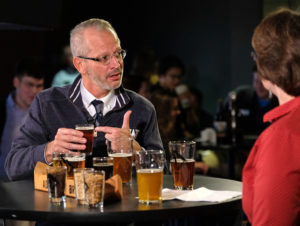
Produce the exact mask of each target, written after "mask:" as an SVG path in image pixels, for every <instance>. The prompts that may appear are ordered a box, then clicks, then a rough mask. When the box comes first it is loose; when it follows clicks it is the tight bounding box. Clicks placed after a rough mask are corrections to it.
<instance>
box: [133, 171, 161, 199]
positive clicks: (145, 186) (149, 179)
mask: <svg viewBox="0 0 300 226" xmlns="http://www.w3.org/2000/svg"><path fill="white" fill-rule="evenodd" d="M137 184H138V196H139V201H140V202H142V203H148V202H155V201H157V202H160V201H161V199H162V197H161V196H162V194H161V193H162V187H163V169H138V170H137Z"/></svg>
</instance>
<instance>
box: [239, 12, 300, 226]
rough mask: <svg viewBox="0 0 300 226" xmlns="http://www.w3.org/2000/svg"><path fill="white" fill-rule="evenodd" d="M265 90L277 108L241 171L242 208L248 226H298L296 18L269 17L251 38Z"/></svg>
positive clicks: (299, 40)
mask: <svg viewBox="0 0 300 226" xmlns="http://www.w3.org/2000/svg"><path fill="white" fill-rule="evenodd" d="M252 46H253V48H254V50H255V53H256V54H255V55H254V56H255V60H256V64H257V68H258V74H259V76H260V78H261V81H262V84H263V86H264V87H265V88H266V89H267V90H269V91H270V92H272V93H273V94H274V95H275V96H277V98H278V101H279V106H278V107H276V108H274V109H272V110H271V111H269V112H268V113H266V114H265V115H264V122H271V125H270V126H268V127H267V128H266V129H265V130H264V131H263V132H262V133H261V135H260V136H259V137H258V139H257V140H256V142H255V144H254V146H253V148H252V150H251V153H250V155H249V157H248V160H247V162H246V164H245V167H244V169H243V199H242V203H243V209H244V212H245V213H246V215H247V217H248V220H249V221H250V223H251V225H253V226H257V225H272V226H277V225H278V226H279V225H300V214H299V213H300V164H299V161H300V151H299V147H300V97H299V96H300V14H299V13H296V12H294V11H291V10H288V9H281V10H279V11H276V12H273V13H271V14H270V15H268V16H267V17H265V18H264V19H263V21H262V22H261V23H260V24H259V25H258V26H257V27H256V29H255V31H254V35H253V37H252Z"/></svg>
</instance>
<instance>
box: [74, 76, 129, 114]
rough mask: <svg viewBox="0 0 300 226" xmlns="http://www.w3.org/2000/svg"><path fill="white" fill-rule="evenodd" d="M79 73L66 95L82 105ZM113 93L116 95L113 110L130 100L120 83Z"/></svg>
mask: <svg viewBox="0 0 300 226" xmlns="http://www.w3.org/2000/svg"><path fill="white" fill-rule="evenodd" d="M81 81H82V79H81V75H79V76H77V78H76V79H75V81H74V82H73V84H72V85H71V89H70V90H69V93H68V97H69V99H70V100H71V101H72V102H73V103H74V104H77V105H80V106H81V105H82V97H81V93H80V83H81ZM115 95H116V96H117V101H116V105H115V107H114V109H113V110H117V109H120V108H123V107H124V106H126V105H127V104H129V102H130V98H129V96H128V94H127V93H126V91H125V89H124V88H123V86H122V85H121V86H120V87H119V88H117V89H115Z"/></svg>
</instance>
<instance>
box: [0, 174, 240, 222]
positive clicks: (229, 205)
mask: <svg viewBox="0 0 300 226" xmlns="http://www.w3.org/2000/svg"><path fill="white" fill-rule="evenodd" d="M198 187H206V188H208V189H213V190H230V191H241V190H242V183H241V182H239V181H233V180H228V179H220V178H214V177H206V176H195V177H194V188H198ZM164 188H172V177H171V175H165V176H164ZM123 193H124V197H123V199H122V201H115V202H109V201H105V203H104V208H103V210H102V211H101V210H100V209H89V208H88V207H87V206H80V205H77V202H76V200H75V199H74V198H69V197H67V198H66V202H65V206H54V205H52V204H51V203H50V202H49V199H48V193H47V192H43V191H37V190H34V185H33V181H31V180H24V181H16V182H2V183H0V194H1V199H0V218H3V219H16V220H30V221H48V222H69V223H71V222H76V223H80V222H84V223H96V222H97V223H100V222H102V223H124V222H127V223H130V222H147V223H149V222H163V221H168V220H170V219H180V218H187V217H194V218H197V219H202V220H203V219H214V220H220V219H223V218H228V216H230V215H234V214H237V213H239V212H241V197H236V198H233V199H229V200H227V201H225V202H221V203H211V202H183V201H179V200H171V201H163V202H162V203H160V204H151V205H145V204H140V203H139V202H138V199H137V186H136V180H135V178H133V182H132V184H131V185H123Z"/></svg>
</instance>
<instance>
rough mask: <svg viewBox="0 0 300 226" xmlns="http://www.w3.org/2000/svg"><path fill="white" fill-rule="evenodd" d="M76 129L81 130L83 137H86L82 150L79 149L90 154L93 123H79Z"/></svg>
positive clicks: (92, 139) (92, 140)
mask: <svg viewBox="0 0 300 226" xmlns="http://www.w3.org/2000/svg"><path fill="white" fill-rule="evenodd" d="M75 129H76V130H79V131H81V132H83V137H84V138H86V140H87V141H86V144H85V145H86V148H85V149H84V150H79V151H80V152H83V153H85V154H86V155H91V154H92V152H93V142H94V125H93V124H80V125H76V127H75Z"/></svg>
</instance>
